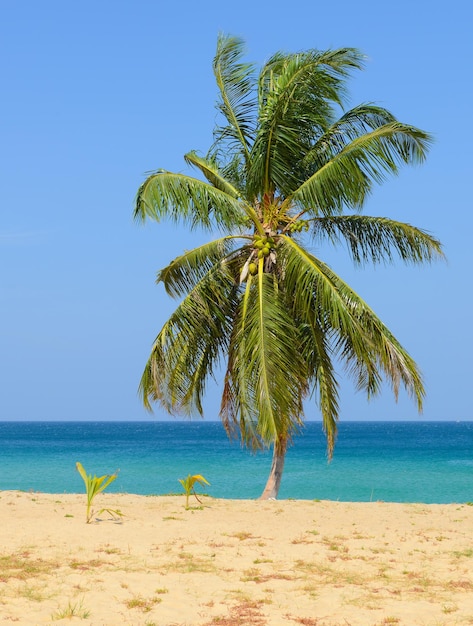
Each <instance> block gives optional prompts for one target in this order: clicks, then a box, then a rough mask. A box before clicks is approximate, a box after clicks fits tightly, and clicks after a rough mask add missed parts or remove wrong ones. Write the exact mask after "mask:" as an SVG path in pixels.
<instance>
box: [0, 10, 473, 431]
mask: <svg viewBox="0 0 473 626" xmlns="http://www.w3.org/2000/svg"><path fill="white" fill-rule="evenodd" d="M472 17H473V15H472V8H471V5H470V3H469V2H468V1H467V0H464V1H463V2H460V1H455V0H454V1H453V2H449V3H433V2H426V1H424V0H420V1H418V2H412V0H409V1H407V0H400V1H399V2H397V3H394V4H393V3H383V2H379V0H378V1H376V2H375V1H363V0H361V1H359V2H348V1H346V0H342V1H339V2H332V3H318V2H313V0H302V1H297V0H296V1H295V2H290V3H280V4H278V3H275V2H273V1H272V2H269V1H267V0H260V2H255V1H254V0H251V1H250V0H241V1H240V2H238V3H237V4H235V3H225V2H215V1H213V0H210V1H207V2H181V3H170V2H169V3H163V2H158V1H157V0H156V1H153V2H152V1H140V0H136V1H134V2H131V1H129V2H123V1H114V2H112V1H109V0H103V1H101V2H96V1H90V0H82V1H81V2H64V0H44V1H43V2H38V1H37V0H29V1H28V0H15V1H12V0H10V1H8V0H3V2H1V3H0V64H1V84H2V97H1V100H0V112H1V115H0V123H1V127H2V128H1V135H0V160H1V163H0V177H1V183H0V319H1V326H0V420H49V419H53V420H57V419H63V420H81V419H93V420H99V419H105V420H113V419H116V420H126V419H129V420H134V419H150V418H149V416H148V414H147V413H146V412H145V411H144V410H143V408H142V407H141V404H140V401H139V399H138V397H137V386H138V382H139V378H140V375H141V371H142V369H143V366H144V364H145V361H146V359H147V356H148V353H149V349H150V346H151V343H152V341H153V339H154V337H155V335H156V334H157V332H158V330H159V328H160V327H161V324H162V323H163V322H164V321H165V319H166V317H167V316H168V314H169V313H170V312H171V310H172V308H173V307H174V305H175V303H174V302H173V301H171V300H169V299H168V298H167V296H165V295H164V293H163V290H162V288H161V287H157V286H155V284H154V280H155V274H156V271H157V270H158V269H159V268H161V267H162V266H164V265H165V264H167V263H168V262H169V261H170V260H171V259H172V258H173V257H174V256H177V255H178V254H179V253H180V252H181V251H182V250H183V249H184V248H190V247H191V246H192V245H193V243H195V241H196V239H195V235H194V236H193V237H194V239H193V238H192V236H190V235H188V234H187V233H185V232H183V231H182V230H176V229H173V228H171V227H170V226H167V225H157V224H154V223H149V224H148V225H146V226H139V225H137V224H136V223H134V222H133V220H132V210H133V199H134V196H135V193H136V190H137V188H138V186H139V185H140V184H141V182H142V181H143V179H144V177H145V173H146V172H149V171H151V170H155V169H157V168H159V167H164V168H166V169H170V170H181V171H182V170H185V164H184V161H183V159H182V156H183V154H184V153H185V152H187V151H188V150H191V149H195V150H198V151H201V152H205V151H206V150H207V148H208V147H209V145H210V143H211V140H212V129H213V127H214V122H215V116H216V111H215V108H214V103H215V99H216V88H215V85H214V82H213V76H212V70H211V62H212V58H213V54H214V51H215V44H216V39H217V34H218V33H219V32H220V31H222V32H225V33H230V34H235V35H239V36H241V37H243V38H244V39H245V40H246V42H247V48H248V58H249V60H252V61H256V62H258V63H260V62H264V61H265V59H267V58H268V57H269V56H270V55H271V54H272V53H274V52H275V51H277V50H285V51H296V50H301V49H307V48H319V49H325V48H329V47H339V46H354V47H358V48H360V49H361V50H363V51H364V52H365V54H366V55H367V57H368V59H367V64H366V69H365V71H364V72H361V73H358V74H357V75H355V76H354V77H353V80H352V81H351V84H350V85H351V104H352V105H355V104H357V103H359V102H363V101H365V102H366V101H375V102H377V103H379V104H381V105H382V106H385V107H387V108H388V109H390V110H391V111H392V112H393V113H394V114H395V115H396V116H397V117H398V118H399V119H401V120H402V121H404V122H408V123H411V124H413V125H416V126H419V127H421V128H423V129H425V130H428V131H429V132H431V133H433V135H434V136H435V145H434V146H433V148H432V150H431V152H430V155H429V158H428V160H427V162H426V164H425V165H423V166H422V167H419V168H411V169H405V170H403V171H402V172H401V175H400V176H399V177H398V178H396V179H394V180H391V181H389V182H388V183H387V184H385V185H383V186H382V187H379V188H378V189H377V190H376V191H375V193H374V194H373V196H372V198H371V199H370V201H369V203H368V205H367V207H366V209H365V213H366V214H372V215H382V216H389V217H393V218H395V219H401V220H404V221H407V222H410V223H412V224H415V225H416V226H420V227H422V228H424V229H427V230H428V231H430V232H431V233H433V234H434V235H436V236H437V237H438V238H440V239H441V241H442V242H443V244H444V247H445V252H446V254H447V256H448V263H436V264H434V265H431V266H425V267H422V268H412V267H403V266H402V265H401V264H399V263H397V264H396V265H395V266H394V267H388V268H385V267H378V268H376V269H375V270H372V269H365V270H362V269H354V268H352V266H351V265H350V263H349V261H348V259H347V258H346V256H345V255H344V253H343V252H342V251H338V252H336V253H333V252H328V253H327V254H328V256H327V257H326V258H327V259H328V260H329V262H330V263H331V265H332V266H333V267H334V268H335V269H336V270H337V271H338V272H339V273H340V274H341V275H342V277H344V278H345V279H346V280H347V281H348V282H350V283H351V284H352V286H354V287H355V288H356V289H357V290H358V291H359V293H360V294H361V295H362V296H363V297H364V298H365V299H366V300H367V301H368V302H369V303H370V305H371V306H372V308H373V309H374V310H375V311H376V312H377V313H378V314H379V315H380V316H381V318H382V319H383V321H384V322H385V323H386V324H387V325H388V326H389V327H390V328H391V329H392V331H393V332H394V333H395V334H396V336H397V337H398V339H400V340H401V342H402V343H403V344H404V345H405V346H406V347H407V349H408V350H409V351H410V353H411V354H412V356H413V357H414V358H415V359H416V361H417V362H418V364H419V365H420V367H421V369H422V371H423V373H424V378H425V384H426V388H427V394H428V395H427V400H426V403H425V410H424V415H423V419H430V420H440V419H446V420H452V419H454V420H455V419H459V420H471V419H473V415H472V411H471V408H470V407H471V400H470V391H471V389H470V387H471V371H472V366H471V352H472V347H473V345H472V344H473V341H472V326H473V325H472V322H471V320H472V313H471V310H472V296H471V291H470V290H471V287H472V278H471V276H472V270H473V246H472V245H471V241H470V234H471V232H472V227H473V218H472V211H471V197H472V195H471V192H470V184H471V181H472V178H473V165H472V159H471V154H470V153H471V145H472V144H473V131H472V125H471V106H472V95H473V94H472V90H473V87H472V81H471V78H472V67H473V55H472V47H471V24H472ZM320 254H321V255H322V252H321V251H320ZM322 256H323V255H322ZM207 404H208V413H207V416H206V417H207V418H208V419H216V418H217V411H218V398H217V393H216V390H214V389H210V390H209V398H208V403H207ZM155 416H156V417H157V418H162V417H164V416H163V414H162V413H160V412H159V411H156V413H155ZM307 416H308V418H312V419H318V418H319V415H318V411H317V409H316V407H315V406H311V407H310V408H309V407H308V411H307ZM416 417H417V413H416V410H415V407H414V405H413V404H411V402H410V401H409V400H408V399H407V398H406V397H404V396H402V397H401V398H400V401H399V403H398V404H397V405H396V403H395V402H394V400H393V397H392V395H391V393H390V392H389V391H388V390H387V391H386V393H385V394H383V396H382V397H381V398H379V399H376V400H375V401H372V402H371V403H369V404H368V403H367V402H366V401H365V399H364V397H363V396H361V395H360V394H357V393H356V392H355V391H354V389H353V387H352V386H351V384H349V383H346V384H344V386H343V392H342V411H341V419H342V420H345V419H346V420H360V419H393V420H397V419H415V418H416Z"/></svg>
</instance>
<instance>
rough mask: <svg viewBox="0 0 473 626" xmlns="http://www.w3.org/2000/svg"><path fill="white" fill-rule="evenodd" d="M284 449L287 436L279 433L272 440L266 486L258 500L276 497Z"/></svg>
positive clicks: (284, 453)
mask: <svg viewBox="0 0 473 626" xmlns="http://www.w3.org/2000/svg"><path fill="white" fill-rule="evenodd" d="M286 450H287V437H286V436H285V435H280V436H279V437H278V438H277V439H276V441H275V442H274V447H273V462H272V464H271V470H270V472H269V476H268V481H267V483H266V487H265V488H264V491H263V493H262V494H261V496H260V500H269V499H270V498H277V497H278V493H279V487H280V485H281V478H282V472H283V469H284V461H285V460H286Z"/></svg>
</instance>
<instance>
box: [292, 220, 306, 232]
mask: <svg viewBox="0 0 473 626" xmlns="http://www.w3.org/2000/svg"><path fill="white" fill-rule="evenodd" d="M302 230H305V231H306V232H307V231H308V230H309V222H308V221H307V220H298V221H297V222H293V223H292V224H291V225H290V226H289V231H290V232H291V233H300V232H301V231H302Z"/></svg>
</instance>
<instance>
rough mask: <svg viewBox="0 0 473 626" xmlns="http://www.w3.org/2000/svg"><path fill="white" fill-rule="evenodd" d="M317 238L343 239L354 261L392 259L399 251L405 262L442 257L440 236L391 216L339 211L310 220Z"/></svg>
mask: <svg viewBox="0 0 473 626" xmlns="http://www.w3.org/2000/svg"><path fill="white" fill-rule="evenodd" d="M311 226H312V234H313V235H314V238H315V240H316V241H317V240H323V239H325V238H328V239H329V240H330V241H331V242H332V243H339V242H340V241H341V240H344V241H345V242H346V244H347V247H348V250H349V251H350V252H351V256H352V258H353V260H354V262H355V263H362V262H371V263H379V262H381V261H388V262H391V261H392V260H393V253H394V252H397V254H398V255H399V257H400V258H401V259H402V260H403V261H404V262H406V263H407V262H411V263H423V262H425V261H427V262H430V261H432V260H434V259H438V258H442V257H443V256H444V255H443V252H442V248H441V244H440V242H439V240H438V239H436V238H435V237H432V236H431V235H430V234H429V233H427V232H426V231H424V230H421V229H419V228H415V227H414V226H411V225H410V224H405V223H404V222H397V221H395V220H390V219H388V218H380V217H368V216H364V215H363V216H362V215H340V216H338V215H337V216H330V217H323V218H316V219H314V220H313V221H311Z"/></svg>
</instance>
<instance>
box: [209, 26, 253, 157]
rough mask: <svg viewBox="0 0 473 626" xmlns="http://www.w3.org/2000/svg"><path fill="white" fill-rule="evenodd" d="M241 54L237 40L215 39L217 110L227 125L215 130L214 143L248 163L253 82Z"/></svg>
mask: <svg viewBox="0 0 473 626" xmlns="http://www.w3.org/2000/svg"><path fill="white" fill-rule="evenodd" d="M243 52H244V43H243V41H242V40H241V39H239V38H238V37H228V36H224V35H220V36H219V38H218V42H217V53H216V55H215V59H214V63H213V69H214V74H215V78H216V81H217V86H218V89H219V91H220V101H219V102H218V105H217V107H218V109H219V111H220V112H221V113H222V115H223V116H224V117H225V118H226V120H227V122H228V124H227V125H225V126H219V127H217V129H216V131H215V144H216V145H219V144H227V145H229V147H230V151H231V152H232V153H233V152H235V151H237V152H242V154H243V155H244V158H245V161H247V162H248V160H249V154H250V147H251V144H252V143H253V140H254V131H255V117H256V116H255V113H256V102H255V98H254V93H253V92H254V82H255V79H254V66H253V65H252V64H249V63H242V62H241V58H242V56H243Z"/></svg>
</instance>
